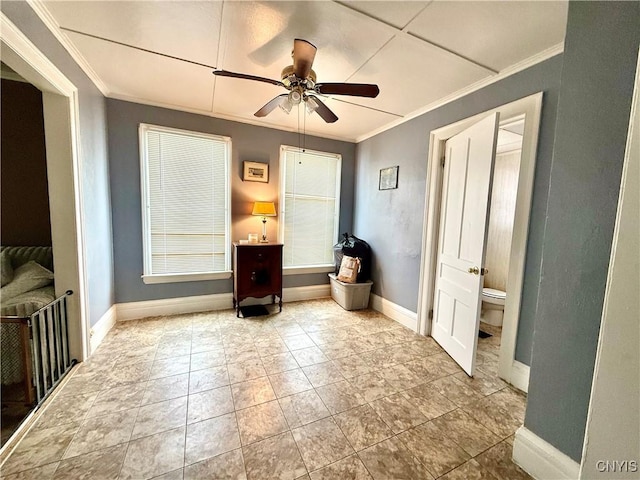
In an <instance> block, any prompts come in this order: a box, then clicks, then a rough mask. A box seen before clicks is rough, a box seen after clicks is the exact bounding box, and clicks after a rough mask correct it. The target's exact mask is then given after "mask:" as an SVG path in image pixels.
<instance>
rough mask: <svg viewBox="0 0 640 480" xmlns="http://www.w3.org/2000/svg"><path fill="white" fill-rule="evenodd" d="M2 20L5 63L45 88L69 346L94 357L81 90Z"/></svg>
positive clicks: (58, 278) (59, 279) (54, 246)
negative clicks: (80, 126)
mask: <svg viewBox="0 0 640 480" xmlns="http://www.w3.org/2000/svg"><path fill="white" fill-rule="evenodd" d="M0 23H1V25H0V27H1V28H0V31H1V32H2V37H1V38H0V40H1V41H0V48H1V55H2V61H3V63H5V64H6V65H8V66H9V67H10V69H11V70H13V71H14V72H16V73H17V74H18V75H19V76H20V77H21V78H23V79H24V80H26V82H28V83H30V84H31V85H33V86H34V87H36V88H37V89H38V90H40V91H41V92H42V106H43V120H44V132H45V150H46V170H47V186H48V191H49V212H50V223H51V250H52V255H53V271H54V272H55V296H56V297H61V296H63V295H65V292H67V291H69V290H70V291H72V292H73V295H71V296H70V297H69V298H68V302H67V312H68V319H69V320H68V348H69V354H70V356H71V358H74V359H77V360H78V361H82V360H84V359H85V358H87V357H88V346H89V328H88V315H87V314H86V308H87V297H86V296H87V289H86V278H85V268H84V258H85V256H84V234H83V229H82V225H83V224H82V194H81V188H80V185H81V183H80V168H79V158H80V155H79V136H78V124H79V121H78V118H79V110H78V92H77V88H76V87H75V86H74V85H73V84H72V83H71V82H70V81H69V80H68V79H67V78H66V77H65V76H64V75H63V74H62V73H61V72H60V71H59V70H58V69H57V68H56V67H55V65H53V64H52V63H51V62H50V61H49V60H48V59H47V58H46V57H45V56H44V55H43V54H42V52H40V51H39V50H38V49H37V47H35V46H34V45H33V44H32V43H31V42H30V41H29V39H28V38H26V37H25V36H24V34H22V32H20V30H19V29H18V28H17V27H16V26H15V25H14V24H13V23H12V22H11V21H10V20H9V19H8V18H7V17H6V16H5V15H4V14H2V13H0ZM25 194H28V192H25ZM30 415H33V412H32V413H31V414H30ZM29 418H30V416H29V417H27V418H26V419H25V421H23V422H22V424H21V425H20V427H19V428H18V429H17V430H16V432H15V433H14V436H13V437H12V438H11V439H10V440H9V441H8V442H7V443H5V444H4V445H3V447H2V449H1V450H0V453H2V452H4V451H5V450H6V449H7V448H11V447H12V445H13V444H14V443H15V441H17V440H18V439H19V438H20V436H21V435H22V433H23V431H24V429H25V427H26V426H27V425H28V423H29Z"/></svg>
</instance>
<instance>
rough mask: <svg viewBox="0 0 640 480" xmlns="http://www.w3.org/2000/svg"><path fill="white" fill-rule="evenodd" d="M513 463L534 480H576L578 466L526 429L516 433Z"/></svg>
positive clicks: (523, 428)
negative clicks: (551, 479)
mask: <svg viewBox="0 0 640 480" xmlns="http://www.w3.org/2000/svg"><path fill="white" fill-rule="evenodd" d="M513 461H514V462H515V463H517V464H518V465H519V466H520V467H521V468H522V469H523V470H524V471H526V472H527V473H528V474H529V475H531V476H532V477H533V478H535V479H539V480H547V479H550V478H553V479H554V480H576V479H577V478H578V474H579V470H580V465H579V464H578V462H576V461H574V460H572V459H571V458H569V457H568V456H567V455H565V454H564V453H562V452H561V451H560V450H558V449H557V448H556V447H554V446H553V445H551V444H550V443H548V442H546V441H545V440H543V439H542V438H540V437H539V436H537V435H536V434H535V433H533V432H532V431H531V430H529V429H528V428H526V427H524V426H522V427H520V428H519V429H518V430H517V431H516V436H515V439H514V441H513Z"/></svg>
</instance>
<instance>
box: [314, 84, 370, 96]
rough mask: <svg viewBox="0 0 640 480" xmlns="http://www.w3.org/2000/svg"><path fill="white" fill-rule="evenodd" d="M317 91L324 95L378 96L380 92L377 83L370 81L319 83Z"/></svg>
mask: <svg viewBox="0 0 640 480" xmlns="http://www.w3.org/2000/svg"><path fill="white" fill-rule="evenodd" d="M316 92H318V93H322V94H323V95H351V96H353V97H369V98H376V97H377V96H378V94H379V93H380V89H379V88H378V86H377V85H372V84H369V83H319V84H317V85H316Z"/></svg>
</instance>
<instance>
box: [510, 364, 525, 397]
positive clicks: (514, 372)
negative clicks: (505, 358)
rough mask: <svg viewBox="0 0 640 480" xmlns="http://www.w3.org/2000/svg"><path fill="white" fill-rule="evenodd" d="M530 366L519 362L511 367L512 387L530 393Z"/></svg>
mask: <svg viewBox="0 0 640 480" xmlns="http://www.w3.org/2000/svg"><path fill="white" fill-rule="evenodd" d="M529 370H530V368H529V366H528V365H525V364H524V363H522V362H518V361H517V360H514V361H513V365H512V366H511V382H510V383H511V385H513V386H514V387H516V388H517V389H518V390H522V391H523V392H525V393H526V392H528V391H529Z"/></svg>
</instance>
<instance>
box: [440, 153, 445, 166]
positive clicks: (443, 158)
mask: <svg viewBox="0 0 640 480" xmlns="http://www.w3.org/2000/svg"><path fill="white" fill-rule="evenodd" d="M444 160H445V156H444V155H443V156H442V158H441V159H440V164H441V165H442V166H443V167H444Z"/></svg>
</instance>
